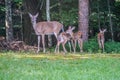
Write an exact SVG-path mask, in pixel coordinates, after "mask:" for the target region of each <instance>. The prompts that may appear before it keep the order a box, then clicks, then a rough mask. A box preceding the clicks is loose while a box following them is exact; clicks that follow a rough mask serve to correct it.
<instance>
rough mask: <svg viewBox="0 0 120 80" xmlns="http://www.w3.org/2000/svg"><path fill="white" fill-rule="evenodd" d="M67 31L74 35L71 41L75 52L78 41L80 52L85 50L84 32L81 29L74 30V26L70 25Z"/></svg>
mask: <svg viewBox="0 0 120 80" xmlns="http://www.w3.org/2000/svg"><path fill="white" fill-rule="evenodd" d="M73 28H74V27H73ZM66 33H69V34H70V35H71V36H72V39H71V42H72V47H73V50H74V53H75V52H76V44H77V42H78V45H79V48H80V52H83V39H82V35H83V34H82V32H81V31H77V32H73V31H72V27H71V26H69V29H68V30H67V31H66Z"/></svg>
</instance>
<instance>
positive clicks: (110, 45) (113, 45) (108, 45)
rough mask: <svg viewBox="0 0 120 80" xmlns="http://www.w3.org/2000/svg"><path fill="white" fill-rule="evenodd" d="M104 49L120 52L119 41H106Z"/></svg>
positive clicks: (110, 51)
mask: <svg viewBox="0 0 120 80" xmlns="http://www.w3.org/2000/svg"><path fill="white" fill-rule="evenodd" d="M105 51H106V52H107V53H120V42H110V41H108V42H106V43H105Z"/></svg>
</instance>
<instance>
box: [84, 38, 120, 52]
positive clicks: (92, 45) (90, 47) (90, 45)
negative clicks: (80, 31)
mask: <svg viewBox="0 0 120 80" xmlns="http://www.w3.org/2000/svg"><path fill="white" fill-rule="evenodd" d="M84 51H85V52H90V53H99V52H102V50H100V49H99V45H98V42H97V40H96V39H90V40H89V41H87V42H84ZM105 52H106V53H120V42H112V41H107V42H105Z"/></svg>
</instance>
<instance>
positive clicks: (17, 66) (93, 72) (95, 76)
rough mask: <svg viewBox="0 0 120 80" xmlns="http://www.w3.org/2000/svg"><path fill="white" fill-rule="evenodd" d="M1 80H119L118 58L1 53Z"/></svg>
mask: <svg viewBox="0 0 120 80" xmlns="http://www.w3.org/2000/svg"><path fill="white" fill-rule="evenodd" d="M0 80H120V55H119V54H67V55H60V54H56V55H55V54H38V55H36V54H30V53H27V54H26V53H13V52H10V53H0Z"/></svg>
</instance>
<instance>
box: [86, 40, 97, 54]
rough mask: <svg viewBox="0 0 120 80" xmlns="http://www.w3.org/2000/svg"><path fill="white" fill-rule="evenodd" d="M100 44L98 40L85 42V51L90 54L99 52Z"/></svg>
mask: <svg viewBox="0 0 120 80" xmlns="http://www.w3.org/2000/svg"><path fill="white" fill-rule="evenodd" d="M98 50H99V48H98V43H97V40H96V39H90V40H89V41H87V42H84V51H85V52H89V53H94V52H95V53H96V52H98Z"/></svg>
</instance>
